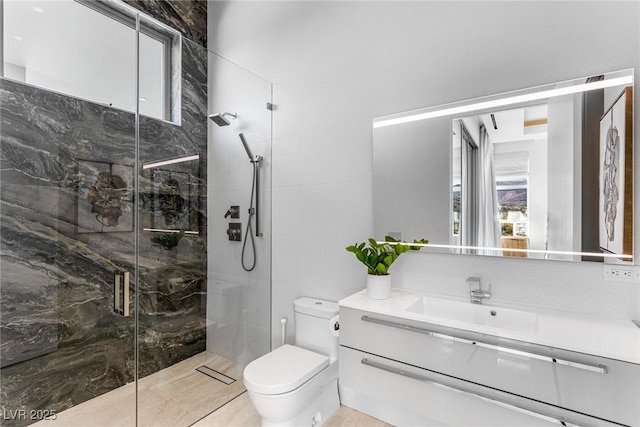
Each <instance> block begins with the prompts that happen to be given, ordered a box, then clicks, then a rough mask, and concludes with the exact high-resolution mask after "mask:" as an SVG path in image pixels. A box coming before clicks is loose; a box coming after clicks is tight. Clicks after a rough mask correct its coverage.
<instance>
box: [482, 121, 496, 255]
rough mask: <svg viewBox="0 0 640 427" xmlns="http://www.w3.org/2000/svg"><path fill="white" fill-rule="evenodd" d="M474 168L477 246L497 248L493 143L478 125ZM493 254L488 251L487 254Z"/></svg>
mask: <svg viewBox="0 0 640 427" xmlns="http://www.w3.org/2000/svg"><path fill="white" fill-rule="evenodd" d="M478 151H479V153H478V154H479V155H478V163H479V165H478V166H479V167H478V168H477V169H476V174H477V175H476V176H477V183H478V187H477V189H478V243H477V244H478V246H485V247H490V248H499V247H501V244H500V234H501V233H500V220H499V213H498V191H497V190H496V176H495V168H494V164H493V144H492V143H491V141H489V134H488V133H487V129H486V128H485V127H484V126H480V144H479V147H478ZM491 254H493V255H495V254H496V253H489V254H487V255H491Z"/></svg>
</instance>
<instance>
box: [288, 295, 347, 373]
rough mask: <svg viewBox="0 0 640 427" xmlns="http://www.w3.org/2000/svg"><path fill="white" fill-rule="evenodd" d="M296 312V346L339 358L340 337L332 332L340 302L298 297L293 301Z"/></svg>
mask: <svg viewBox="0 0 640 427" xmlns="http://www.w3.org/2000/svg"><path fill="white" fill-rule="evenodd" d="M293 310H294V312H295V319H294V321H295V325H294V326H295V330H296V332H295V340H296V346H298V347H302V348H306V349H307V350H311V351H315V352H316V353H320V354H324V355H325V356H329V358H330V359H331V360H332V361H333V360H335V359H337V358H338V337H337V334H336V335H334V334H332V330H333V325H334V323H335V321H337V319H336V320H334V321H333V322H332V321H331V319H332V318H334V317H335V316H337V315H338V303H336V302H332V301H324V300H320V299H316V298H308V297H303V298H298V299H297V300H295V302H294V303H293Z"/></svg>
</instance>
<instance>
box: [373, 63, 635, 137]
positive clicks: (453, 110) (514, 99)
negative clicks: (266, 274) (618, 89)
mask: <svg viewBox="0 0 640 427" xmlns="http://www.w3.org/2000/svg"><path fill="white" fill-rule="evenodd" d="M632 83H633V76H631V75H629V76H623V77H617V78H612V79H609V80H600V81H596V82H590V83H584V84H579V85H575V86H567V87H560V88H556V89H546V90H541V91H540V92H532V93H526V94H523V95H512V96H507V97H505V98H499V99H493V100H490V101H483V102H476V103H471V104H466V105H459V106H450V107H447V106H446V105H444V106H441V107H444V108H441V107H436V108H438V109H437V110H435V111H425V110H416V111H414V112H411V113H409V114H406V115H403V116H401V117H393V118H384V117H382V118H379V119H374V122H373V128H374V129H375V128H381V127H385V126H393V125H398V124H402V123H410V122H415V121H419V120H426V119H432V118H435V117H444V116H450V115H454V114H461V113H469V112H472V111H479V110H486V109H490V108H499V107H505V106H507V105H514V104H521V103H524V102H531V101H538V100H542V99H548V98H554V97H557V96H563V95H571V94H576V93H582V92H587V91H590V90H596V89H604V88H607V87H613V86H621V85H629V84H632ZM503 95H507V94H503ZM499 96H500V95H499ZM448 105H452V104H448ZM454 105H455V103H454Z"/></svg>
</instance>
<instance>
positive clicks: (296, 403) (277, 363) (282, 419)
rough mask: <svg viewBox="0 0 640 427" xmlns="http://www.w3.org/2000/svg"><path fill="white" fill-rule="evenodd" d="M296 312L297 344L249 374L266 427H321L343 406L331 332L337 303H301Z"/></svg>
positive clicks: (249, 384) (249, 388)
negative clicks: (339, 395)
mask: <svg viewBox="0 0 640 427" xmlns="http://www.w3.org/2000/svg"><path fill="white" fill-rule="evenodd" d="M294 311H295V320H294V321H295V325H294V326H295V341H296V345H295V346H293V345H288V344H285V345H283V346H282V347H279V348H277V349H276V350H274V351H272V352H271V353H268V354H265V355H264V356H262V357H260V358H258V359H256V360H254V361H253V362H251V363H249V364H248V365H247V367H246V368H245V370H244V385H245V387H246V388H247V391H248V392H249V398H250V399H251V402H252V403H253V406H254V407H255V408H256V410H257V411H258V413H259V414H260V416H261V417H262V425H263V426H264V427H267V426H269V427H270V426H319V425H321V424H322V423H323V422H324V421H325V420H326V419H327V418H328V417H330V416H331V414H333V413H334V412H335V411H337V410H338V408H339V407H340V400H339V398H338V337H337V334H336V333H332V330H333V329H334V323H335V322H336V319H334V318H335V317H336V316H337V315H338V304H337V303H335V302H330V301H323V300H318V299H314V298H299V299H297V300H296V301H295V303H294ZM332 319H333V320H332Z"/></svg>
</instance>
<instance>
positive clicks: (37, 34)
mask: <svg viewBox="0 0 640 427" xmlns="http://www.w3.org/2000/svg"><path fill="white" fill-rule="evenodd" d="M117 5H118V4H117V3H108V4H107V3H102V2H96V1H86V0H79V1H48V0H24V1H8V2H4V14H3V16H4V22H3V39H4V49H3V52H2V53H3V58H2V65H3V67H0V68H2V73H3V77H5V78H9V79H12V80H15V81H19V82H22V83H26V84H29V85H33V86H38V87H42V88H46V89H50V90H53V91H56V92H60V93H63V94H68V95H71V96H75V97H78V98H82V99H86V100H90V101H94V102H96V103H99V104H103V105H108V106H113V107H116V108H120V109H123V110H126V111H131V112H135V111H136V110H137V104H139V109H140V113H141V114H143V115H146V116H149V117H153V118H157V119H162V120H173V121H176V122H177V121H178V118H177V117H175V118H172V117H171V110H172V108H171V104H172V102H173V103H175V102H177V100H172V99H171V96H172V90H171V81H172V78H171V75H172V73H179V69H178V68H177V65H176V66H175V67H174V66H173V65H172V64H171V58H172V49H174V45H175V46H177V43H174V39H176V40H177V37H178V36H177V34H176V33H175V32H173V31H172V30H170V29H168V28H165V27H164V26H162V25H161V24H159V23H157V22H155V21H153V20H152V19H151V18H146V17H145V18H144V19H141V28H140V38H139V62H138V64H136V61H137V59H136V44H137V38H136V30H135V28H136V18H135V16H136V12H135V11H132V10H129V9H127V8H126V6H124V5H120V6H117ZM112 6H113V8H112ZM116 7H117V9H116ZM8 17H11V19H8ZM106 35H108V36H106ZM136 65H139V72H140V76H139V82H140V85H139V96H138V97H137V98H136ZM172 67H173V68H172ZM96 82H99V83H100V84H96ZM173 92H174V95H173V96H177V91H175V90H174V91H173Z"/></svg>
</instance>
